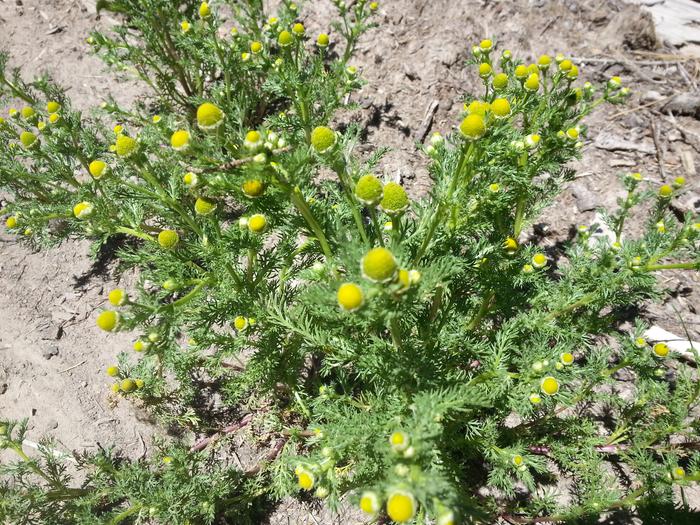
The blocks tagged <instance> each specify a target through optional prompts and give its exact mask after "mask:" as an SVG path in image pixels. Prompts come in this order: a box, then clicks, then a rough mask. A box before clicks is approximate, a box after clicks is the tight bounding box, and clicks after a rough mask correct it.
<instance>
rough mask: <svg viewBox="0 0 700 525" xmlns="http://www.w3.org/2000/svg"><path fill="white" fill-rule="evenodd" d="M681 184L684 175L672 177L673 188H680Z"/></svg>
mask: <svg viewBox="0 0 700 525" xmlns="http://www.w3.org/2000/svg"><path fill="white" fill-rule="evenodd" d="M683 186H685V177H676V178H675V179H673V187H674V188H682V187H683Z"/></svg>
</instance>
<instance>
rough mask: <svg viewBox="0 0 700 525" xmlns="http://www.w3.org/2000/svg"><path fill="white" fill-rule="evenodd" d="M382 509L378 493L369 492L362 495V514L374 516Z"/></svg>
mask: <svg viewBox="0 0 700 525" xmlns="http://www.w3.org/2000/svg"><path fill="white" fill-rule="evenodd" d="M380 508H381V504H380V502H379V496H377V493H376V492H373V491H370V490H367V491H365V492H363V493H362V496H360V509H361V510H362V512H364V513H365V514H369V515H370V516H374V515H375V514H377V513H378V512H379V509H380Z"/></svg>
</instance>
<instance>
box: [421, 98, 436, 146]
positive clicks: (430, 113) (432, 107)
mask: <svg viewBox="0 0 700 525" xmlns="http://www.w3.org/2000/svg"><path fill="white" fill-rule="evenodd" d="M439 105H440V103H439V102H438V101H437V100H433V101H432V102H431V103H430V104H429V105H428V109H426V111H425V116H424V117H423V122H421V125H420V127H419V128H418V130H417V131H416V135H415V139H416V141H417V142H419V143H422V142H423V141H424V140H425V137H426V136H427V135H428V132H429V131H430V126H432V125H433V117H434V116H435V112H436V111H437V110H438V106H439Z"/></svg>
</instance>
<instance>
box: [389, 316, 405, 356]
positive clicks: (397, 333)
mask: <svg viewBox="0 0 700 525" xmlns="http://www.w3.org/2000/svg"><path fill="white" fill-rule="evenodd" d="M389 332H390V333H391V340H392V341H393V343H394V346H395V347H396V349H397V350H398V351H401V350H403V340H402V339H401V327H400V326H399V322H398V321H397V320H396V318H394V317H392V318H391V320H390V321H389Z"/></svg>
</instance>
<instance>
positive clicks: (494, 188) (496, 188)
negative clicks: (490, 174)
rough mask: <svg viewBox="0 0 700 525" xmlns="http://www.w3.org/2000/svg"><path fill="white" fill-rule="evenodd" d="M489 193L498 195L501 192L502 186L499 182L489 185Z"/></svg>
mask: <svg viewBox="0 0 700 525" xmlns="http://www.w3.org/2000/svg"><path fill="white" fill-rule="evenodd" d="M489 191H490V192H491V193H498V192H499V191H501V185H500V184H498V183H497V182H494V183H493V184H489Z"/></svg>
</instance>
